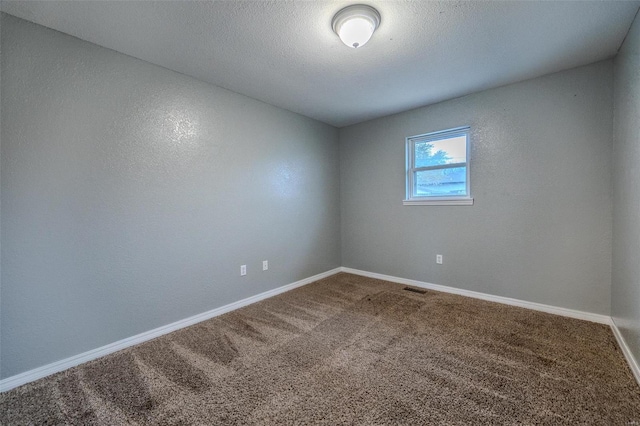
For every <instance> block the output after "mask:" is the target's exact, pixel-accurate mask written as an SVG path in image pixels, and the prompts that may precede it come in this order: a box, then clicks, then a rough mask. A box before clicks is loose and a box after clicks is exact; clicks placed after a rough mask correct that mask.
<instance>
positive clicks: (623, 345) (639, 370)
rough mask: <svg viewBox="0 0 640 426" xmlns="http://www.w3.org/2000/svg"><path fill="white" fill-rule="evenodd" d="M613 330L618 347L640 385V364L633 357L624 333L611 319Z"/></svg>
mask: <svg viewBox="0 0 640 426" xmlns="http://www.w3.org/2000/svg"><path fill="white" fill-rule="evenodd" d="M611 330H613V335H614V336H615V337H616V340H617V341H618V346H620V350H621V351H622V354H623V355H624V357H625V359H626V360H627V364H629V368H631V372H632V373H633V376H634V377H635V378H636V381H637V382H638V385H640V366H638V362H637V361H636V359H635V357H634V356H633V353H632V352H631V349H629V345H627V341H626V340H625V339H624V336H622V333H621V332H620V329H619V328H618V326H617V324H616V320H615V319H613V318H611Z"/></svg>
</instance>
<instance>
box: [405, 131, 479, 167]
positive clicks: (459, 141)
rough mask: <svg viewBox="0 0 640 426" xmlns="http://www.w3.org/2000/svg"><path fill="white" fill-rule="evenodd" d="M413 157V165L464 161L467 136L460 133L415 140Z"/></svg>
mask: <svg viewBox="0 0 640 426" xmlns="http://www.w3.org/2000/svg"><path fill="white" fill-rule="evenodd" d="M415 159H416V164H415V167H427V166H437V165H438V164H452V163H466V162H467V136H466V135H461V136H456V137H453V138H448V139H442V140H439V141H430V142H416V143H415Z"/></svg>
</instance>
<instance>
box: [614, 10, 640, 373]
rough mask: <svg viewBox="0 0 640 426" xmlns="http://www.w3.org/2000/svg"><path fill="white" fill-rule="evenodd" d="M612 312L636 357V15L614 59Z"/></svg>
mask: <svg viewBox="0 0 640 426" xmlns="http://www.w3.org/2000/svg"><path fill="white" fill-rule="evenodd" d="M614 70H615V71H614V145H613V164H614V165H615V167H614V168H613V201H614V203H613V274H612V285H611V316H612V317H613V319H614V321H615V323H616V325H617V326H618V328H619V329H620V332H621V333H622V335H623V336H624V338H625V340H626V342H627V344H628V345H629V348H630V349H631V351H632V352H633V354H634V356H635V358H636V360H637V361H640V262H639V261H638V260H639V259H640V18H638V17H636V20H635V22H634V24H633V26H632V27H631V31H630V32H629V34H628V35H627V38H626V40H625V42H624V44H623V45H622V49H621V50H620V52H619V54H618V56H617V57H616V59H615V68H614Z"/></svg>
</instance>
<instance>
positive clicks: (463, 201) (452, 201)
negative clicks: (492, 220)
mask: <svg viewBox="0 0 640 426" xmlns="http://www.w3.org/2000/svg"><path fill="white" fill-rule="evenodd" d="M402 205H404V206H472V205H473V198H449V199H444V200H403V201H402Z"/></svg>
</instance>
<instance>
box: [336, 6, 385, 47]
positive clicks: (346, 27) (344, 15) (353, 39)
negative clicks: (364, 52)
mask: <svg viewBox="0 0 640 426" xmlns="http://www.w3.org/2000/svg"><path fill="white" fill-rule="evenodd" d="M378 25H380V14H379V13H378V11H377V10H375V9H374V8H372V7H371V6H367V5H364V4H354V5H351V6H347V7H345V8H344V9H342V10H341V11H339V12H338V13H336V15H335V16H334V17H333V20H332V21H331V26H332V27H333V31H334V32H335V33H336V34H338V37H340V40H342V42H343V43H344V44H346V45H347V46H349V47H353V48H354V49H355V48H358V47H361V46H364V45H365V44H366V43H367V42H368V41H369V39H370V38H371V36H372V35H373V32H374V31H375V30H376V28H378Z"/></svg>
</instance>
